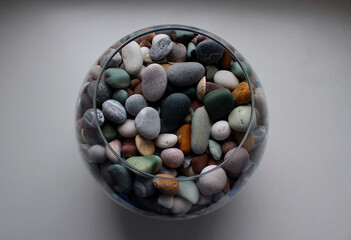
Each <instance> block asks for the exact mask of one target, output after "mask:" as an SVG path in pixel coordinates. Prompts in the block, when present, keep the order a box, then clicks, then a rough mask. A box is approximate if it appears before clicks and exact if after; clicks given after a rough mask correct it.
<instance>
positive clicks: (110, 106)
mask: <svg viewBox="0 0 351 240" xmlns="http://www.w3.org/2000/svg"><path fill="white" fill-rule="evenodd" d="M102 112H103V113H104V116H105V117H106V118H107V119H108V120H110V121H111V122H113V123H116V124H122V123H124V122H125V121H126V120H127V112H126V110H125V109H124V107H123V105H122V104H121V103H120V102H118V101H116V100H114V99H110V100H107V101H105V102H104V103H103V104H102Z"/></svg>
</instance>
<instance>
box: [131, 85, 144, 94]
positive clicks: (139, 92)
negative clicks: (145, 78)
mask: <svg viewBox="0 0 351 240" xmlns="http://www.w3.org/2000/svg"><path fill="white" fill-rule="evenodd" d="M133 93H134V94H142V90H141V83H139V84H138V85H137V86H136V87H135V88H134V92H133Z"/></svg>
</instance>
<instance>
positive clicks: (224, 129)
mask: <svg viewBox="0 0 351 240" xmlns="http://www.w3.org/2000/svg"><path fill="white" fill-rule="evenodd" d="M230 134H231V128H230V126H229V123H228V122H227V121H224V120H221V121H218V122H216V123H215V124H213V125H212V127H211V136H212V137H213V138H214V139H215V140H218V141H222V140H225V139H227V138H228V137H229V136H230Z"/></svg>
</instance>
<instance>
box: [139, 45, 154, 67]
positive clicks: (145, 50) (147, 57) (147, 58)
mask: <svg viewBox="0 0 351 240" xmlns="http://www.w3.org/2000/svg"><path fill="white" fill-rule="evenodd" d="M140 50H141V54H142V55H143V62H144V63H146V64H148V63H152V59H151V57H150V49H149V48H148V47H141V48H140Z"/></svg>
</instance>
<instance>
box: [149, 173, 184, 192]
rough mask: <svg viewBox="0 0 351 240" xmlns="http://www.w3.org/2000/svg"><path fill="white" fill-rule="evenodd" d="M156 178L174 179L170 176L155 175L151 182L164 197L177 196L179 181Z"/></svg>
mask: <svg viewBox="0 0 351 240" xmlns="http://www.w3.org/2000/svg"><path fill="white" fill-rule="evenodd" d="M158 177H165V178H174V177H173V176H172V175H168V174H157V175H156V178H154V180H153V183H154V186H155V187H156V188H157V189H158V190H160V191H161V192H162V193H163V194H164V195H166V196H174V195H176V194H177V192H178V188H179V181H177V180H176V179H175V178H174V180H171V179H162V178H158Z"/></svg>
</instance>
